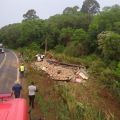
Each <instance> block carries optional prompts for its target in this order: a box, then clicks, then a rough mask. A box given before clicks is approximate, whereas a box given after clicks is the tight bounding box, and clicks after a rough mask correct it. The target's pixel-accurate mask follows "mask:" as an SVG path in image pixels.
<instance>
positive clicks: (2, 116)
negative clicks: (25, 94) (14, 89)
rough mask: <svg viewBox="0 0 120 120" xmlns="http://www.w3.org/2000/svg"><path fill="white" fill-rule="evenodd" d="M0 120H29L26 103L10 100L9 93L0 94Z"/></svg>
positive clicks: (19, 99) (19, 100) (21, 99)
mask: <svg viewBox="0 0 120 120" xmlns="http://www.w3.org/2000/svg"><path fill="white" fill-rule="evenodd" d="M0 100H1V101H0V120H29V113H28V111H29V110H28V106H27V102H26V100H25V99H23V98H17V99H15V98H12V97H11V93H8V94H0Z"/></svg>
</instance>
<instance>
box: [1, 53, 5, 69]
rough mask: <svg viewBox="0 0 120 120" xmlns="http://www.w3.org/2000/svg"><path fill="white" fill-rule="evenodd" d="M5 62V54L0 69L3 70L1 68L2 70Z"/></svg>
mask: <svg viewBox="0 0 120 120" xmlns="http://www.w3.org/2000/svg"><path fill="white" fill-rule="evenodd" d="M5 61H6V53H5V56H4V59H3V61H2V62H1V64H0V69H1V68H2V66H3V65H4V63H5Z"/></svg>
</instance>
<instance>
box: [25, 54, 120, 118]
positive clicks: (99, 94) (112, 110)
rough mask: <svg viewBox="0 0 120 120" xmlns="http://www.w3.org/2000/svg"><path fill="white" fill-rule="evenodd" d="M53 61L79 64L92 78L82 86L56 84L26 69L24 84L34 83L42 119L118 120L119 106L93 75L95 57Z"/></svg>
mask: <svg viewBox="0 0 120 120" xmlns="http://www.w3.org/2000/svg"><path fill="white" fill-rule="evenodd" d="M54 57H55V58H57V59H58V60H60V61H61V60H62V61H64V62H69V63H77V64H81V63H82V64H83V65H85V66H87V67H88V71H89V74H91V75H93V76H90V79H89V80H88V81H86V84H85V85H82V84H76V83H65V82H63V83H62V82H55V81H53V80H51V79H50V78H49V76H48V75H47V74H46V73H44V72H42V71H40V70H39V71H38V70H35V69H33V68H32V67H30V66H29V67H30V68H29V71H28V73H27V80H28V82H30V81H34V82H35V83H36V84H37V87H38V88H39V92H38V93H37V104H38V106H39V107H37V108H38V111H40V113H41V116H45V118H46V119H47V120H115V119H119V116H120V113H119V107H118V105H119V104H118V103H117V101H116V100H115V98H114V97H112V95H111V93H110V92H109V91H108V90H107V89H106V88H105V86H104V84H102V82H101V78H100V76H97V75H96V74H93V73H94V72H95V73H96V69H97V68H95V65H96V64H94V63H96V62H100V59H98V58H96V56H90V57H86V58H85V57H84V58H82V59H81V58H72V57H66V56H64V55H54ZM90 66H91V67H90ZM100 69H102V68H101V67H100ZM99 71H101V70H99V69H98V71H97V72H99ZM98 74H99V73H98Z"/></svg>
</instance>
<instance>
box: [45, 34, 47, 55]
mask: <svg viewBox="0 0 120 120" xmlns="http://www.w3.org/2000/svg"><path fill="white" fill-rule="evenodd" d="M46 53H47V36H46V38H45V55H46Z"/></svg>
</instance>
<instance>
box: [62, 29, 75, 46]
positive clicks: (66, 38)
mask: <svg viewBox="0 0 120 120" xmlns="http://www.w3.org/2000/svg"><path fill="white" fill-rule="evenodd" d="M72 35H73V29H72V28H63V29H62V30H61V33H60V43H61V44H63V45H64V46H67V45H68V43H70V41H71V38H72Z"/></svg>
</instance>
